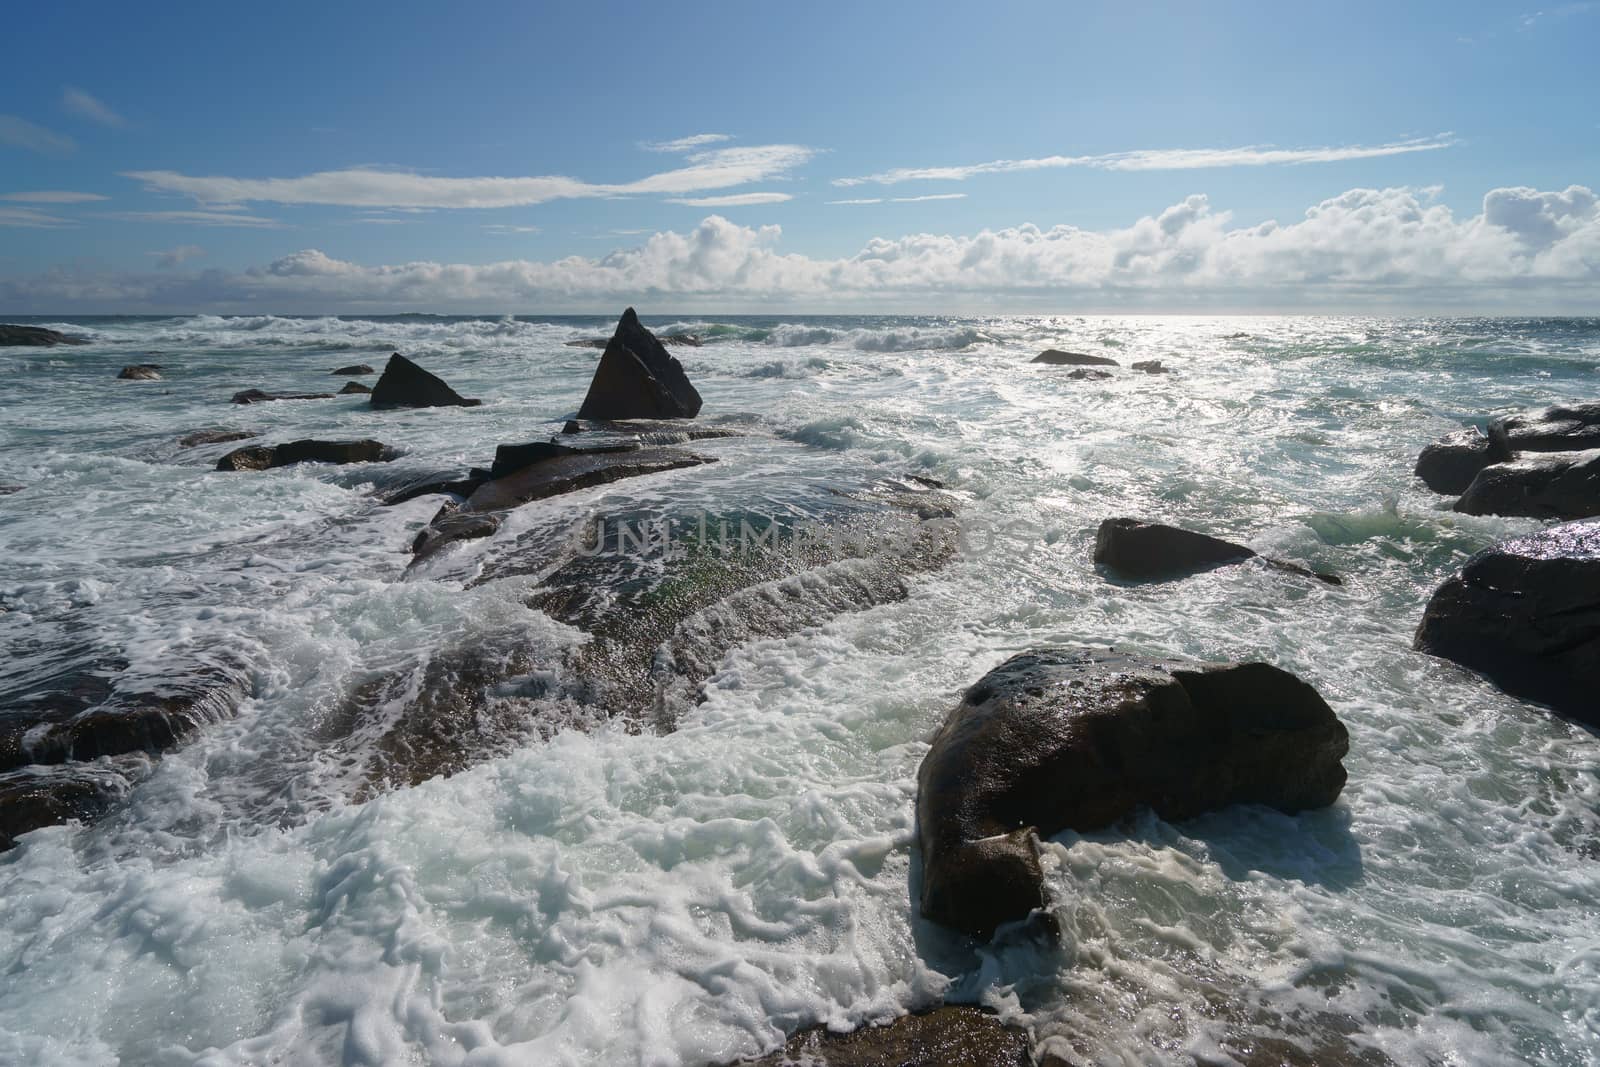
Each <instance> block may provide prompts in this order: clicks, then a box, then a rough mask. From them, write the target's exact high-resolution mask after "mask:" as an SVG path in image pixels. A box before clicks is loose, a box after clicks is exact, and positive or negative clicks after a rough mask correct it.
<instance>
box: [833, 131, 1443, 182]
mask: <svg viewBox="0 0 1600 1067" xmlns="http://www.w3.org/2000/svg"><path fill="white" fill-rule="evenodd" d="M1455 143H1456V142H1455V140H1454V139H1453V138H1452V136H1451V135H1450V134H1448V133H1442V134H1439V135H1438V136H1437V137H1419V138H1414V139H1412V140H1408V141H1394V142H1391V143H1389V144H1381V145H1346V146H1344V147H1339V148H1272V147H1270V146H1260V145H1255V146H1248V147H1244V148H1152V149H1143V150H1140V151H1137V152H1113V153H1109V154H1106V155H1098V156H1044V157H1042V158H1038V159H996V160H993V161H991V162H988V163H969V164H967V165H965V166H956V167H896V168H895V169H893V170H886V171H883V172H881V173H878V174H868V175H865V176H864V177H860V178H835V179H834V181H833V184H834V185H837V186H842V187H849V186H852V185H867V184H873V185H896V184H899V183H900V182H910V181H951V182H959V181H965V180H966V179H968V178H972V177H975V176H977V175H980V174H1006V173H1011V172H1014V171H1027V170H1051V169H1056V168H1061V167H1093V168H1096V169H1098V170H1201V169H1207V168H1212V167H1264V166H1271V165H1275V164H1276V165H1283V164H1297V163H1336V162H1340V161H1343V160H1350V159H1374V158H1377V157H1379V156H1396V155H1404V154H1406V153H1410V152H1432V151H1436V150H1438V149H1441V148H1449V147H1450V146H1451V145H1453V144H1455Z"/></svg>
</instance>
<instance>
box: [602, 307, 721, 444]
mask: <svg viewBox="0 0 1600 1067" xmlns="http://www.w3.org/2000/svg"><path fill="white" fill-rule="evenodd" d="M699 413H700V394H699V393H697V392H696V391H695V388H694V386H692V385H690V384H689V377H688V375H686V374H684V372H683V364H681V363H679V362H678V361H677V360H676V359H674V358H673V357H672V356H671V355H669V354H668V353H667V350H666V348H664V347H663V346H662V344H661V342H660V341H658V340H656V336H655V334H653V333H651V332H650V331H649V330H647V329H645V328H644V327H643V326H642V325H640V323H639V316H638V315H636V314H634V311H633V309H632V308H629V309H628V310H627V311H624V312H623V313H622V318H621V320H620V321H618V323H617V332H616V333H614V334H612V335H611V340H610V342H609V343H607V345H606V350H605V352H604V353H602V354H601V356H600V365H599V366H598V367H596V368H595V371H594V379H593V380H592V381H591V382H590V383H589V393H588V395H587V396H585V397H584V398H583V407H581V408H579V409H578V418H580V419H608V420H609V419H692V418H694V417H695V416H696V415H698V414H699Z"/></svg>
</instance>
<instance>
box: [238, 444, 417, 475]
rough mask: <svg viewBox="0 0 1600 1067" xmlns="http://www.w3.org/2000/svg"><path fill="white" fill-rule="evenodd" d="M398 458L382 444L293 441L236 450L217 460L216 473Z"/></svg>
mask: <svg viewBox="0 0 1600 1067" xmlns="http://www.w3.org/2000/svg"><path fill="white" fill-rule="evenodd" d="M396 455H397V453H396V452H395V450H394V449H392V448H390V447H389V446H388V445H386V444H384V443H383V442H381V441H373V440H364V441H311V440H306V441H290V442H288V443H287V444H281V445H251V446H248V447H246V448H236V449H234V450H233V451H232V452H229V453H228V454H227V455H226V456H223V457H222V458H221V459H219V460H217V470H219V471H264V470H267V469H269V468H271V467H288V466H291V465H293V464H296V463H387V462H388V461H389V460H391V459H394V458H395V456H396Z"/></svg>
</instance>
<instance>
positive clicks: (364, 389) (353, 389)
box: [338, 382, 372, 396]
mask: <svg viewBox="0 0 1600 1067" xmlns="http://www.w3.org/2000/svg"><path fill="white" fill-rule="evenodd" d="M370 392H372V386H370V385H362V384H361V383H360V382H345V383H344V388H343V389H341V390H339V394H338V395H339V396H349V395H351V394H352V393H362V394H366V393H370Z"/></svg>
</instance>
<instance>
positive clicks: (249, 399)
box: [231, 389, 333, 404]
mask: <svg viewBox="0 0 1600 1067" xmlns="http://www.w3.org/2000/svg"><path fill="white" fill-rule="evenodd" d="M332 399H333V394H332V393H268V392H265V391H263V390H261V389H245V390H242V391H240V392H237V393H234V394H233V399H232V401H231V403H234V404H266V403H270V402H271V401H274V400H332Z"/></svg>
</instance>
